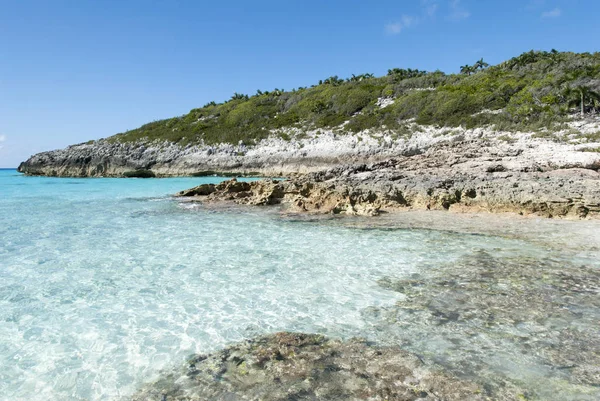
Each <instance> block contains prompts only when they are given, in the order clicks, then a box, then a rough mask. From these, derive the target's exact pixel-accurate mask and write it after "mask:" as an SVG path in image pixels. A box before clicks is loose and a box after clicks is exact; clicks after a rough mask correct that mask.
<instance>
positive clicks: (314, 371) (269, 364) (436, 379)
mask: <svg viewBox="0 0 600 401" xmlns="http://www.w3.org/2000/svg"><path fill="white" fill-rule="evenodd" d="M493 396H494V399H517V397H518V395H517V392H516V391H515V389H510V388H505V389H503V390H502V391H501V392H500V393H497V394H493ZM131 399H132V401H147V400H168V401H183V400H214V401H218V400H228V401H235V400H263V401H276V400H281V401H283V400H339V401H342V400H343V401H353V400H372V401H377V400H381V401H383V400H390V401H391V400H396V401H401V400H407V401H408V400H448V401H450V400H457V401H458V400H461V401H462V400H487V399H489V394H486V390H485V389H484V388H483V387H481V386H479V385H478V384H475V383H472V382H469V381H466V380H461V379H458V378H456V377H452V376H450V375H447V374H444V373H442V372H441V371H440V370H438V369H436V368H435V367H432V366H428V365H426V364H425V363H423V361H422V360H421V359H420V358H419V357H418V356H415V355H413V354H410V353H408V352H406V351H403V350H401V349H399V348H396V347H381V346H374V345H370V344H368V343H367V342H365V341H363V340H358V339H355V340H350V341H338V340H332V339H327V338H325V337H323V336H320V335H309V334H299V333H287V332H283V333H277V334H274V335H271V336H265V337H260V338H257V339H254V340H249V341H245V342H242V343H240V344H236V345H233V346H231V347H229V348H226V349H224V350H222V351H218V352H215V353H213V354H209V355H195V356H193V357H191V358H190V359H189V361H188V362H187V364H185V366H183V367H182V368H180V369H178V370H176V371H174V372H172V373H170V374H167V375H166V376H164V377H163V378H161V379H160V380H158V381H156V382H155V383H151V384H149V385H146V386H145V387H143V388H142V389H141V390H140V391H139V392H138V393H137V394H135V395H134V396H133V397H132V398H131Z"/></svg>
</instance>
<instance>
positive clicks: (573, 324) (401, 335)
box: [0, 169, 600, 401]
mask: <svg viewBox="0 0 600 401" xmlns="http://www.w3.org/2000/svg"><path fill="white" fill-rule="evenodd" d="M224 179H225V178H222V177H196V178H161V179H159V178H153V179H136V178H53V177H29V176H24V175H22V174H20V173H18V172H17V171H16V170H11V169H4V170H0V400H11V401H14V400H28V401H37V400H40V401H41V400H44V401H52V400H61V401H63V400H90V401H92V400H121V399H123V400H124V399H127V397H128V396H130V395H131V394H133V393H134V392H135V391H136V389H137V388H139V387H140V386H142V385H143V384H144V383H147V382H150V381H153V380H157V379H158V378H160V376H161V375H164V374H166V373H168V372H170V371H171V370H172V369H174V368H176V367H177V366H180V365H181V364H183V363H184V362H185V360H186V358H187V357H189V356H190V355H191V354H195V353H203V354H205V353H210V352H211V351H215V350H218V349H221V348H223V347H225V346H227V345H229V344H232V343H235V342H238V341H241V340H244V339H248V338H252V337H256V336H260V335H263V334H269V333H274V332H278V331H296V332H308V333H321V334H324V335H327V336H330V337H333V338H340V339H348V338H352V337H360V338H365V339H367V340H368V341H372V342H373V343H374V344H385V345H395V346H399V347H402V348H404V349H406V350H408V351H410V352H413V353H416V354H417V355H419V357H420V358H421V359H422V360H423V361H425V362H426V363H427V364H431V365H435V366H439V367H440V369H444V370H447V371H448V372H449V374H453V375H457V376H459V377H461V378H465V379H469V380H473V381H476V382H478V383H482V384H483V385H484V388H486V391H489V394H490V397H492V398H493V395H494V394H495V392H496V391H500V390H501V389H505V388H508V387H510V388H513V387H514V388H515V389H517V391H518V392H519V394H520V395H522V396H523V397H525V398H523V399H556V400H596V399H600V379H599V378H600V367H599V366H600V365H599V364H598V361H600V293H599V291H600V225H598V223H597V222H595V221H576V222H571V221H558V220H549V219H543V218H521V217H518V216H508V217H505V216H498V215H466V214H465V215H461V214H454V213H448V212H419V213H414V214H413V213H405V214H402V213H400V214H398V215H394V216H381V217H374V218H361V217H345V218H340V217H332V216H325V217H312V216H308V217H307V216H298V215H293V214H288V213H286V212H285V211H282V210H279V209H277V208H263V207H255V208H215V207H207V206H205V205H202V204H200V203H194V202H187V201H183V200H181V199H178V198H174V197H172V196H171V195H172V194H174V193H176V192H177V191H180V190H183V189H187V188H190V187H193V186H196V185H199V184H203V183H217V182H220V181H222V180H224Z"/></svg>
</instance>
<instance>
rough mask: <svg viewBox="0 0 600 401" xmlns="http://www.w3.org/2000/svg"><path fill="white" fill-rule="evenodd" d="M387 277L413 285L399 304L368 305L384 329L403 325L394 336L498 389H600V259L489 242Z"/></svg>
mask: <svg viewBox="0 0 600 401" xmlns="http://www.w3.org/2000/svg"><path fill="white" fill-rule="evenodd" d="M379 284H380V286H382V287H384V288H387V289H390V290H393V291H397V292H399V293H401V294H402V295H403V297H402V300H400V301H399V302H397V304H396V305H395V306H392V307H384V308H370V310H369V311H366V312H365V317H366V318H367V320H368V321H369V322H371V323H372V324H373V325H374V326H375V327H376V328H377V329H378V330H381V331H385V332H391V333H396V334H392V337H393V338H390V341H391V342H394V343H400V344H403V347H404V348H405V349H408V350H410V351H413V352H422V353H423V354H424V355H425V356H426V357H428V358H431V359H432V360H433V361H435V362H436V363H438V364H440V365H442V366H444V367H445V368H447V369H448V370H449V371H450V372H454V373H455V374H461V375H467V376H468V377H476V378H478V381H480V382H482V383H485V386H486V388H487V389H488V391H490V392H491V393H494V392H495V391H497V390H498V389H502V388H504V387H505V386H506V385H507V383H510V384H512V385H516V386H520V387H524V388H527V390H528V392H529V393H528V394H529V395H530V396H531V397H532V398H533V399H542V400H566V399H573V400H575V399H577V400H596V399H599V398H598V397H600V330H598V322H600V272H599V271H598V270H597V269H596V268H595V267H593V266H589V265H585V264H583V263H580V264H575V263H569V262H567V261H565V260H556V259H554V258H551V257H548V258H544V257H541V258H522V257H521V258H517V257H513V256H493V255H491V254H490V253H489V252H486V251H483V250H479V251H475V252H473V253H472V254H471V255H468V256H466V257H464V258H462V259H459V260H457V261H453V262H450V263H444V264H441V265H439V266H431V267H430V268H429V269H428V270H427V272H426V273H424V274H419V275H417V274H415V275H413V277H411V278H409V279H402V280H396V279H393V278H383V279H381V280H379ZM394 328H395V330H394ZM432 344H436V347H437V352H436V350H435V349H432Z"/></svg>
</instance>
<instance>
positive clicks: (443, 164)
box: [19, 121, 600, 219]
mask: <svg viewBox="0 0 600 401" xmlns="http://www.w3.org/2000/svg"><path fill="white" fill-rule="evenodd" d="M574 124H575V123H574ZM577 124H579V130H580V131H579V132H580V133H587V132H592V131H594V130H600V122H597V121H591V122H589V121H588V122H580V123H577ZM414 129H415V132H414V133H413V135H412V136H411V137H410V138H396V139H393V138H392V137H390V136H389V135H388V134H386V133H385V132H379V133H370V132H363V133H361V134H358V135H339V134H336V132H335V130H331V131H328V132H322V131H320V132H318V133H317V132H310V133H309V135H308V136H307V137H303V138H299V139H293V140H290V141H284V140H282V139H279V138H270V139H268V140H264V141H261V142H260V143H259V144H257V145H255V146H253V147H247V146H245V145H243V144H238V145H235V146H234V145H227V144H221V145H219V146H199V145H198V146H192V147H187V148H180V147H178V146H177V145H175V144H155V145H152V144H119V143H109V142H106V141H104V142H103V141H100V142H98V143H94V144H82V145H74V146H71V147H69V148H67V149H63V150H59V151H53V152H45V153H41V154H38V155H35V156H33V157H32V158H30V159H29V160H28V161H27V162H25V163H23V164H21V166H19V171H20V172H23V173H25V174H29V175H47V176H69V177H71V176H76V177H99V176H104V177H123V176H130V177H137V176H139V177H169V176H186V175H188V176H189V175H192V176H202V175H210V174H223V175H228V176H232V175H235V176H267V177H288V180H286V181H283V182H280V183H277V184H274V183H269V182H268V181H261V182H260V183H257V184H252V185H251V187H248V188H245V189H244V190H243V191H242V190H241V189H240V188H237V187H235V186H231V187H228V188H222V189H223V190H224V192H223V191H221V192H220V190H216V191H213V190H212V189H211V190H210V193H206V192H207V191H209V189H208V188H203V189H202V190H201V192H205V193H204V195H209V196H202V197H196V198H195V199H200V198H203V199H202V200H203V201H209V202H212V201H217V200H231V201H234V202H236V203H241V204H251V205H264V204H273V203H278V204H284V205H286V206H288V207H289V209H290V210H291V211H294V212H308V213H334V214H349V215H352V214H359V215H377V214H380V213H382V212H393V211H397V210H429V209H431V210H451V211H486V212H514V213H519V214H535V215H539V216H545V217H561V218H574V219H581V218H596V217H597V216H598V215H599V214H600V173H599V170H600V153H598V152H593V151H588V150H589V147H590V146H592V145H593V146H595V143H591V144H590V143H588V142H582V141H581V139H580V138H578V137H577V136H576V135H575V136H574V137H573V135H571V136H572V137H571V138H570V139H568V138H567V137H568V134H567V133H566V132H565V133H564V136H563V139H564V140H563V141H562V142H561V141H556V140H551V139H548V138H541V137H539V136H536V135H535V134H533V133H525V134H524V133H512V134H511V133H506V132H500V131H494V130H491V129H484V128H476V129H462V128H456V129H452V130H448V129H446V128H436V127H430V126H417V125H415V126H414ZM565 138H566V139H565ZM232 191H233V192H232ZM267 192H268V194H266V193H267ZM193 193H194V191H184V192H183V193H182V194H181V195H184V194H187V195H190V194H193Z"/></svg>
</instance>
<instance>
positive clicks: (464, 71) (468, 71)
mask: <svg viewBox="0 0 600 401" xmlns="http://www.w3.org/2000/svg"><path fill="white" fill-rule="evenodd" d="M460 72H461V74H467V75H471V74H472V73H474V72H475V67H474V66H471V65H468V64H467V65H463V66H461V67H460Z"/></svg>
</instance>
